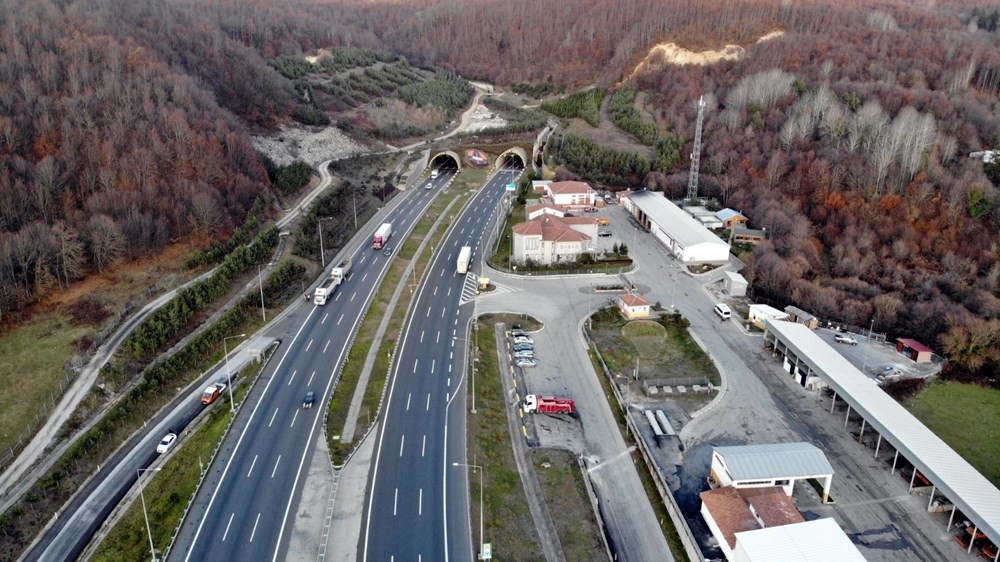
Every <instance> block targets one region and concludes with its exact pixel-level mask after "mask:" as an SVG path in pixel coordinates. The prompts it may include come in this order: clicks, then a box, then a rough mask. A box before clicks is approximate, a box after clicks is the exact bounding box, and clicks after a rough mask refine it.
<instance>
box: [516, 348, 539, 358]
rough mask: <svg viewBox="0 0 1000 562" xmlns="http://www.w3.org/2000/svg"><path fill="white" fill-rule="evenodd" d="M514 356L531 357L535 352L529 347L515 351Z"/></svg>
mask: <svg viewBox="0 0 1000 562" xmlns="http://www.w3.org/2000/svg"><path fill="white" fill-rule="evenodd" d="M514 357H515V358H518V359H533V358H534V357H535V352H534V351H532V350H530V349H525V350H523V351H515V352H514Z"/></svg>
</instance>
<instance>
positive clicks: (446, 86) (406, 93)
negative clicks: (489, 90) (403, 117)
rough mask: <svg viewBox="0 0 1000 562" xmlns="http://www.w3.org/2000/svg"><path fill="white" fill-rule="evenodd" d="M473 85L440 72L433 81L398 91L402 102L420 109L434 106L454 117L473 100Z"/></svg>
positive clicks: (450, 74) (452, 75)
mask: <svg viewBox="0 0 1000 562" xmlns="http://www.w3.org/2000/svg"><path fill="white" fill-rule="evenodd" d="M473 92H474V89H473V87H472V85H471V84H469V83H468V82H467V81H465V80H463V79H462V78H460V77H459V76H458V75H456V74H453V73H450V72H439V73H438V74H437V75H436V76H435V77H434V79H433V80H428V81H427V82H423V83H419V84H409V85H407V86H403V87H402V88H400V89H399V90H397V91H396V97H397V98H399V99H401V100H402V101H404V102H406V103H408V104H411V105H416V106H420V107H424V106H428V105H433V106H435V107H439V108H441V109H442V110H444V112H445V113H446V114H447V115H448V116H449V117H453V116H454V115H455V114H456V113H457V112H458V110H460V109H463V108H465V106H467V105H468V104H469V102H470V101H471V100H472V95H473Z"/></svg>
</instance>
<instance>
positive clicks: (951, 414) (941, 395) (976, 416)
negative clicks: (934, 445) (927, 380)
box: [904, 381, 1000, 486]
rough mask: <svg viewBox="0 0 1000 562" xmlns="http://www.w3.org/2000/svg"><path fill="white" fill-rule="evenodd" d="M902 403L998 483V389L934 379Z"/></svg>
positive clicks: (999, 414) (999, 404)
mask: <svg viewBox="0 0 1000 562" xmlns="http://www.w3.org/2000/svg"><path fill="white" fill-rule="evenodd" d="M904 405H905V406H906V408H907V409H908V410H910V412H912V413H913V415H915V416H916V417H917V418H918V419H919V420H920V421H922V422H923V423H924V425H926V426H927V427H929V428H930V429H931V431H933V432H934V433H935V434H937V436H938V437H940V438H941V439H943V440H944V442H945V443H947V444H948V445H950V446H951V447H952V448H953V449H955V451H956V452H957V453H958V454H960V455H962V457H963V458H965V460H967V461H969V463H970V464H971V465H972V466H974V467H976V469H977V470H979V472H981V473H982V474H983V476H985V477H986V478H988V479H989V480H990V481H991V482H993V484H994V485H997V486H1000V390H995V389H991V388H985V387H981V386H977V385H973V384H963V383H959V382H946V381H935V382H934V383H932V384H931V385H929V386H928V387H927V388H926V389H924V390H923V391H922V392H920V393H919V394H917V395H916V396H914V397H912V398H910V399H909V400H907V401H906V402H905V403H904Z"/></svg>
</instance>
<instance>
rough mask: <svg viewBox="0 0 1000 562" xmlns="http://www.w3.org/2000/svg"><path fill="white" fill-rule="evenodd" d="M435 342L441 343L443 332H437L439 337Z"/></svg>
mask: <svg viewBox="0 0 1000 562" xmlns="http://www.w3.org/2000/svg"><path fill="white" fill-rule="evenodd" d="M434 343H441V332H438V333H437V337H435V338H434Z"/></svg>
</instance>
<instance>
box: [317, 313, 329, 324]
mask: <svg viewBox="0 0 1000 562" xmlns="http://www.w3.org/2000/svg"><path fill="white" fill-rule="evenodd" d="M329 315H330V313H329V312H327V313H326V314H324V315H323V319H322V320H320V321H319V323H320V324H325V323H326V317H327V316H329Z"/></svg>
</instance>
